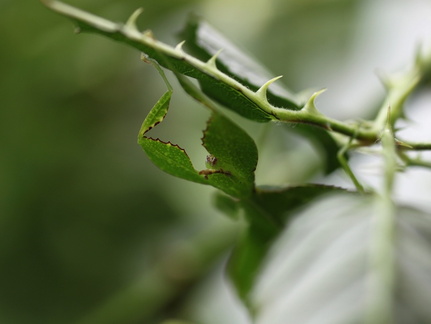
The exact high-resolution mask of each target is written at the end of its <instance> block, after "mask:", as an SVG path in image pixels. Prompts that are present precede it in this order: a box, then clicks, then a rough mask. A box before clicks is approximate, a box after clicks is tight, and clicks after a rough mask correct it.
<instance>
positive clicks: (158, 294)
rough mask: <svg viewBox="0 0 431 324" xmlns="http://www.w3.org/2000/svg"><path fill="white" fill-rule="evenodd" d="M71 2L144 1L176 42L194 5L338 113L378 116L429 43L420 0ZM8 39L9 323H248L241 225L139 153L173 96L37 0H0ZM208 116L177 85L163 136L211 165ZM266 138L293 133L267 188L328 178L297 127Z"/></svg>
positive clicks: (264, 174)
mask: <svg viewBox="0 0 431 324" xmlns="http://www.w3.org/2000/svg"><path fill="white" fill-rule="evenodd" d="M68 3H70V4H72V5H75V6H77V7H81V8H84V9H86V10H88V11H91V12H94V13H96V14H98V15H100V16H103V17H106V18H109V19H112V20H115V21H125V20H126V19H127V18H128V16H129V15H130V14H131V13H132V12H133V11H134V10H135V9H136V8H138V7H144V8H145V12H144V14H143V16H142V18H141V19H140V21H139V26H140V27H141V28H142V29H147V28H151V29H152V30H153V31H154V32H155V34H156V36H157V37H158V38H159V39H162V40H163V41H165V42H167V43H169V44H172V45H174V44H175V43H176V42H178V40H176V39H175V33H176V32H178V31H179V30H180V29H181V25H182V24H183V23H184V21H185V20H186V18H187V15H188V13H189V12H197V13H199V14H201V15H202V16H204V17H205V18H206V19H207V20H208V21H209V22H210V23H212V24H213V25H214V26H215V27H216V28H218V29H219V30H221V31H222V32H223V33H225V34H226V35H228V37H230V38H231V39H232V40H234V41H235V42H236V43H239V44H240V46H241V47H243V48H246V49H247V50H248V51H249V52H252V53H253V54H254V55H255V56H256V57H257V58H259V59H260V60H261V61H262V62H264V63H265V64H266V65H267V66H268V67H269V68H270V69H271V70H272V71H275V74H274V75H279V74H283V75H284V79H283V81H284V82H285V84H287V85H288V86H289V87H291V88H292V89H293V90H295V91H300V90H303V89H305V88H323V87H327V88H329V90H330V91H329V92H328V95H326V94H325V96H324V97H322V99H321V101H320V105H321V108H322V110H323V111H324V112H325V113H328V114H329V115H331V116H333V117H337V118H353V117H364V116H368V115H370V114H372V113H373V109H374V108H375V107H376V105H377V104H378V102H379V100H380V98H381V97H382V95H383V89H382V87H381V86H380V85H379V81H378V79H377V78H376V77H375V75H374V70H375V69H376V68H383V69H385V70H387V71H392V70H393V69H395V68H398V67H402V66H403V65H405V64H407V63H409V62H410V61H411V58H412V57H413V55H414V46H415V44H417V43H418V41H421V40H424V38H425V39H426V38H427V37H428V40H429V39H430V38H429V36H430V23H429V22H428V20H429V17H431V14H430V12H431V6H430V4H429V3H428V2H427V1H425V0H424V1H418V0H415V1H411V2H405V1H401V0H399V1H383V0H378V1H371V0H368V1H359V0H358V1H354V0H353V1H347V0H332V1H329V0H321V1H317V0H315V1H313V0H306V1H300V0H297V1H293V0H289V1H284V0H283V1H282V0H271V1H263V0H260V1H259V0H234V1H232V0H229V1H228V0H201V1H199V0H145V1H144V0H140V1H138V0H122V1H114V0H94V1H91V2H88V1H83V0H80V1H78V0H75V1H72V0H70V1H69V2H68ZM426 17H428V20H427V18H426ZM0 41H1V49H2V50H1V51H0V150H1V151H0V323H2V324H3V323H5V324H29V323H31V324H37V323H44V324H49V323H56V324H62V323H113V324H114V323H119V324H120V323H122V324H135V323H136V324H137V323H159V322H160V321H162V320H165V319H167V318H185V319H190V320H196V321H198V322H199V321H201V322H202V323H206V324H211V323H214V324H216V323H224V324H230V323H232V324H234V323H235V324H239V323H243V322H245V321H246V316H245V315H244V314H243V310H242V308H241V307H240V306H238V305H237V302H236V300H235V297H234V296H233V295H232V294H229V292H228V290H229V286H228V284H226V283H225V280H224V277H223V274H222V269H223V264H224V263H225V260H226V256H227V253H228V250H229V247H230V246H231V245H232V243H233V242H234V239H235V236H236V232H237V229H238V224H235V223H234V222H232V221H230V220H228V219H225V218H224V217H223V216H222V215H221V213H219V212H217V211H216V210H215V209H214V208H213V207H212V206H211V203H212V193H213V190H212V189H210V188H206V187H203V186H198V185H195V184H189V183H187V182H185V181H182V180H178V179H174V178H172V177H170V176H168V175H165V174H163V173H162V172H161V171H159V170H157V169H156V168H155V167H154V166H153V165H152V164H151V163H150V162H149V161H148V159H147V158H146V156H145V154H144V153H143V151H142V150H141V149H140V147H139V146H138V145H137V144H136V136H137V132H138V130H139V127H140V124H141V123H142V121H143V119H144V117H145V115H146V113H147V112H148V111H149V110H150V109H151V107H152V105H153V104H154V103H155V102H156V100H157V99H158V97H159V96H160V95H161V94H162V93H163V92H164V90H165V88H164V87H165V86H164V84H163V83H162V81H161V80H160V77H159V76H158V74H157V73H156V72H155V71H154V70H153V69H152V68H151V67H150V66H148V65H146V64H144V63H142V62H141V61H140V59H139V56H140V53H137V52H136V51H135V50H133V49H129V48H127V47H125V46H123V45H120V44H115V43H113V42H112V41H110V40H107V39H103V38H100V37H98V36H94V35H79V36H76V35H75V34H74V33H73V26H72V24H71V23H70V22H69V21H67V20H66V19H64V18H62V17H60V16H58V15H56V14H54V13H52V12H50V11H48V10H47V9H46V8H45V7H43V6H42V5H41V4H40V3H39V2H38V1H34V0H33V1H12V0H0ZM206 118H207V113H206V112H205V110H204V109H201V108H200V107H198V106H197V105H196V104H195V103H194V102H193V101H192V100H189V99H188V98H186V97H185V96H184V95H183V94H182V93H181V91H180V90H178V91H177V92H176V93H175V95H174V101H173V103H172V108H171V112H170V113H169V115H168V118H167V120H166V125H161V126H160V130H158V132H159V133H157V135H159V136H161V137H163V138H164V139H167V140H172V141H174V142H175V143H179V144H180V145H181V146H183V147H185V148H186V149H187V150H188V151H189V153H190V155H191V157H192V159H193V160H194V161H196V160H197V168H199V167H203V163H204V158H205V153H204V151H203V149H202V148H201V147H200V137H201V134H200V132H201V130H202V129H203V128H204V127H205V119H206ZM238 120H239V119H238ZM244 127H245V128H247V129H248V130H249V131H251V132H252V133H258V132H260V131H261V126H256V125H253V124H251V123H245V122H244ZM271 131H272V132H275V134H279V135H280V134H282V136H281V140H280V137H278V141H277V143H275V144H272V146H271V147H266V148H265V150H264V151H265V152H263V153H267V156H269V157H265V154H263V153H262V160H261V164H260V168H259V170H258V182H259V183H274V182H278V183H279V184H288V183H294V182H300V181H301V180H303V179H304V178H307V177H310V175H313V176H316V175H318V174H319V173H318V171H316V170H317V169H318V168H317V165H318V164H319V156H318V155H317V156H316V153H314V152H313V151H312V150H311V149H310V148H309V147H308V146H306V145H302V143H303V142H298V141H292V140H289V139H286V136H285V134H289V132H292V130H288V131H287V132H286V131H285V130H284V129H282V130H280V127H278V128H277V127H275V128H274V129H273V130H271ZM254 135H255V134H254ZM280 148H283V149H286V148H289V151H282V152H280V151H279V149H280ZM307 154H308V155H309V156H311V157H312V158H311V160H310V159H307V158H304V156H305V157H307ZM304 160H306V161H308V162H307V163H304ZM309 160H310V161H309ZM199 163H201V164H202V165H199ZM286 163H288V164H286ZM286 165H289V166H290V168H286ZM295 167H298V168H300V171H299V172H295V173H292V172H289V169H295ZM301 168H302V169H301ZM268 170H269V171H268ZM316 172H317V173H316ZM233 305H236V306H233Z"/></svg>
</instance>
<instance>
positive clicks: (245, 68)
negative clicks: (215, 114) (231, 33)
mask: <svg viewBox="0 0 431 324" xmlns="http://www.w3.org/2000/svg"><path fill="white" fill-rule="evenodd" d="M179 36H180V37H181V38H182V40H185V41H186V42H185V44H184V47H185V48H186V49H187V50H188V51H189V52H191V53H192V54H193V55H194V56H196V57H197V58H199V59H200V60H202V61H207V60H209V59H210V58H211V57H213V56H214V55H216V54H217V53H218V52H219V51H220V50H221V52H220V53H218V54H217V67H218V68H219V69H220V70H221V71H222V72H224V73H226V74H227V75H229V76H231V77H232V78H234V79H236V80H237V81H239V82H241V83H242V84H244V85H246V86H247V87H249V88H250V89H253V90H254V91H256V90H258V89H259V88H260V87H261V86H262V85H263V84H264V83H265V82H267V81H268V80H270V79H272V78H274V75H273V74H271V73H270V72H268V71H267V70H266V68H264V67H263V66H262V65H261V64H259V63H258V62H257V61H256V60H255V59H253V58H252V57H251V56H250V55H248V54H246V53H245V52H244V51H242V50H241V49H239V48H238V47H237V46H236V45H234V44H233V43H232V42H231V41H230V40H228V39H227V38H226V37H224V36H223V35H222V34H221V33H219V32H218V31H217V30H215V29H214V28H213V27H212V26H211V25H209V24H208V23H206V22H205V21H203V20H201V19H200V18H199V17H197V16H196V15H191V16H190V19H189V20H188V22H187V25H186V26H185V28H184V29H183V31H182V32H181V33H180V34H179ZM206 88H207V87H205V85H204V88H203V89H206ZM267 96H268V101H269V102H270V103H272V104H273V105H275V106H277V107H285V108H288V109H293V110H297V109H300V108H301V106H302V105H301V103H299V102H298V99H297V98H296V97H295V96H294V95H293V94H292V93H291V92H290V91H289V90H287V89H286V88H284V87H282V86H280V85H279V84H278V83H276V84H273V85H272V86H271V88H270V89H269V90H268V93H267Z"/></svg>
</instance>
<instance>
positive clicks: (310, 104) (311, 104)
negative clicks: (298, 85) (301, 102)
mask: <svg viewBox="0 0 431 324" xmlns="http://www.w3.org/2000/svg"><path fill="white" fill-rule="evenodd" d="M326 90H327V89H322V90H319V91H316V92H315V93H313V94H312V95H311V97H310V99H308V101H307V103H306V104H305V106H304V108H303V110H305V111H308V112H309V113H312V114H320V112H319V111H318V110H317V108H316V105H315V101H316V98H317V97H318V96H320V95H321V94H322V93H324V92H325V91H326Z"/></svg>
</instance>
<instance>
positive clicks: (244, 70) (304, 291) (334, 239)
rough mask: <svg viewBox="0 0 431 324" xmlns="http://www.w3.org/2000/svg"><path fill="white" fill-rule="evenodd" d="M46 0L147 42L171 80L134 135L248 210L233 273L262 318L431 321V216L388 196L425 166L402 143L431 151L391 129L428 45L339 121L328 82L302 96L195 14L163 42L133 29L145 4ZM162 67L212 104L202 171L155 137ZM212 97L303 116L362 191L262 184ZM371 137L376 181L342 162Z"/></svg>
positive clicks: (143, 47) (177, 169) (232, 205)
mask: <svg viewBox="0 0 431 324" xmlns="http://www.w3.org/2000/svg"><path fill="white" fill-rule="evenodd" d="M42 2H43V3H44V4H46V5H47V6H48V7H49V8H51V9H52V10H54V11H57V12H59V13H61V14H62V15H65V16H67V17H69V18H71V19H72V20H73V21H74V22H75V23H76V25H77V28H78V31H81V32H94V33H98V34H102V35H104V36H107V37H110V38H112V39H114V40H117V41H120V42H123V43H126V44H127V45H129V46H132V47H134V48H136V49H138V50H140V51H142V52H143V53H144V54H143V60H144V61H145V62H147V63H150V64H152V65H153V66H154V67H155V68H156V69H157V70H158V71H159V73H160V75H161V77H162V78H163V80H164V81H165V83H166V85H167V88H168V90H167V92H166V93H165V94H164V95H163V96H162V97H161V98H160V100H159V101H158V102H157V103H156V105H155V106H154V107H153V109H152V110H151V111H150V113H149V114H148V116H147V117H146V119H145V120H144V122H143V124H142V127H141V129H140V131H139V134H138V143H139V145H141V146H142V148H143V149H144V151H145V152H146V154H147V155H148V157H149V158H150V159H151V160H152V161H153V163H154V164H155V165H157V166H158V167H159V168H160V169H162V170H163V171H165V172H167V173H169V174H171V175H174V176H176V177H179V178H182V179H185V180H188V181H192V182H196V183H199V184H204V185H211V186H213V187H215V188H217V189H219V194H218V195H217V200H216V204H217V206H218V208H220V209H221V210H223V211H224V212H226V213H227V214H228V215H230V216H231V217H233V218H239V217H242V218H244V219H245V222H246V224H247V226H246V228H245V229H244V233H242V235H241V238H240V240H239V242H238V244H237V246H236V247H235V249H234V251H233V253H232V256H231V259H230V262H229V265H228V272H229V275H230V278H231V279H232V282H233V283H234V285H235V288H236V290H237V293H238V295H239V296H240V298H241V299H242V300H243V302H244V303H245V305H246V306H247V307H248V310H249V312H250V314H251V315H252V316H253V318H254V319H255V321H256V323H274V324H277V323H312V322H318V323H376V324H377V323H394V322H396V323H413V322H414V323H422V322H423V323H426V322H428V321H430V320H431V311H430V310H429V307H428V303H429V302H430V301H431V293H430V291H431V280H430V279H431V264H430V260H431V244H430V240H431V236H430V235H431V219H430V216H429V215H427V214H425V213H423V212H421V211H419V210H417V209H414V208H412V207H404V206H399V205H398V204H397V202H396V201H394V199H393V187H394V181H395V176H396V173H397V172H398V171H399V170H401V169H405V168H407V167H412V166H424V167H429V166H430V163H429V162H427V161H424V160H422V159H420V158H417V157H414V156H413V155H411V154H410V153H411V152H414V151H424V150H429V149H431V144H430V143H411V142H406V141H402V140H399V139H397V138H396V136H395V135H396V132H397V129H396V123H397V121H399V120H400V119H401V118H402V117H403V106H404V103H405V101H406V99H407V98H408V96H409V95H410V94H411V93H412V92H413V91H414V90H415V89H417V88H418V87H419V86H421V85H423V84H424V83H425V82H426V81H427V80H428V79H429V75H430V70H431V56H430V55H424V54H422V53H418V55H417V58H416V61H415V63H414V65H413V67H412V68H411V69H410V70H408V71H407V72H405V73H403V74H401V75H397V76H394V77H388V78H387V79H386V80H385V81H384V83H385V86H386V88H387V96H386V100H384V102H383V103H382V105H381V108H380V109H379V110H378V111H377V113H376V117H375V118H374V119H372V120H367V121H363V120H361V121H353V122H340V121H337V120H334V119H332V118H329V117H327V116H325V115H323V114H322V113H321V112H319V110H318V109H317V107H316V105H315V99H316V98H317V97H318V96H319V95H320V94H321V93H322V91H318V92H315V93H309V94H301V95H297V94H293V93H292V92H291V91H288V90H286V89H284V88H283V87H280V86H277V84H273V83H274V82H276V81H277V80H278V79H279V77H276V78H272V77H271V76H268V75H267V74H266V72H262V68H261V67H260V66H259V65H258V64H257V63H255V62H254V61H252V60H250V59H249V58H248V57H246V56H244V55H243V54H238V51H236V50H235V51H232V50H231V49H232V46H233V45H231V44H230V43H229V42H228V41H226V40H224V39H221V38H220V37H219V36H217V37H215V36H214V35H215V34H214V33H213V31H212V29H211V27H209V26H208V25H207V24H206V23H204V22H202V21H200V20H199V19H197V18H192V19H191V20H190V21H189V23H188V25H187V26H186V28H185V29H184V31H183V33H182V35H181V36H182V37H183V39H185V42H181V43H180V44H178V45H177V46H176V47H171V46H168V45H166V44H164V43H162V42H160V41H158V40H157V39H156V38H155V37H154V36H153V34H152V33H151V32H150V31H146V32H140V31H139V30H138V29H137V27H136V24H135V22H136V19H137V17H138V15H139V13H140V11H136V12H135V13H134V14H133V15H132V16H131V18H130V19H129V20H128V22H127V23H126V24H125V25H122V24H117V23H112V22H110V21H108V20H105V19H102V18H100V17H97V16H94V15H92V14H89V13H86V12H84V11H81V10H79V9H76V8H73V7H71V6H68V5H66V4H63V3H61V2H57V1H48V0H45V1H42ZM202 31H204V32H202ZM202 35H205V37H206V38H202ZM183 48H184V49H183ZM220 50H222V51H220ZM188 53H190V54H188ZM225 53H228V54H229V55H225ZM232 53H236V54H232ZM163 68H164V69H167V70H170V71H172V72H173V73H174V75H175V77H176V78H177V80H178V82H179V84H180V85H181V87H182V88H183V89H184V90H185V92H186V93H187V94H189V95H190V96H191V97H192V98H194V99H195V100H197V101H198V102H200V103H201V104H202V105H203V106H205V107H207V108H208V109H209V110H210V112H211V118H210V120H209V121H208V124H207V128H206V129H205V131H204V135H203V138H202V144H203V146H204V147H205V149H206V150H207V151H208V155H207V156H206V158H205V160H206V169H203V170H200V171H199V170H197V169H196V168H195V167H194V165H193V164H192V162H191V160H190V158H189V156H188V155H187V153H186V152H185V150H183V149H182V148H181V147H179V146H178V145H176V144H172V143H171V142H165V141H162V140H160V139H154V138H152V137H150V136H149V132H150V130H151V129H152V128H154V127H156V126H157V125H158V124H159V123H161V122H162V121H163V120H164V118H165V116H166V114H167V113H168V109H169V104H170V100H171V96H172V94H173V88H172V86H171V85H170V83H169V81H168V79H167V78H166V76H165V74H164V70H163ZM190 79H195V80H197V81H198V85H196V84H195V83H193V82H192V81H191V80H190ZM262 80H264V81H262ZM268 80H269V81H268ZM220 105H221V106H223V107H225V108H228V109H229V110H232V111H234V112H235V113H237V114H239V115H241V116H242V117H244V118H247V119H250V120H252V121H255V122H259V123H269V122H276V123H290V124H295V125H298V126H297V127H296V128H295V131H297V132H298V133H300V134H302V135H304V136H306V137H307V138H309V139H310V140H312V141H314V142H315V143H318V145H320V146H321V147H323V149H324V151H325V152H326V154H325V157H326V159H325V161H323V162H322V164H324V168H325V170H326V172H327V173H331V172H333V171H334V170H336V169H339V168H342V169H344V170H345V172H346V174H347V175H348V176H349V177H350V179H351V180H352V182H353V184H354V186H355V187H356V189H357V190H356V191H349V190H346V189H343V188H338V187H332V186H325V185H316V184H308V183H304V184H301V185H297V186H289V187H275V186H271V187H268V186H267V187H262V186H256V185H255V170H256V166H257V162H258V149H257V146H256V144H255V142H254V140H253V139H252V138H251V137H250V136H249V135H248V134H247V133H246V132H245V131H244V130H243V129H241V128H240V127H239V126H238V125H236V124H235V123H234V122H233V121H232V120H231V119H230V118H228V117H226V114H224V113H223V112H222V108H220ZM370 146H376V147H377V148H376V149H377V150H378V154H379V155H380V156H381V157H382V159H383V162H384V166H383V172H382V173H383V177H382V178H383V183H384V185H383V186H382V189H381V190H372V189H370V188H366V187H365V186H364V185H362V184H361V182H360V181H359V180H358V179H357V177H356V176H355V173H354V172H353V171H352V170H351V168H350V166H349V163H348V155H349V154H350V153H351V152H354V151H360V150H363V149H364V148H368V147H370ZM355 298H357V299H355Z"/></svg>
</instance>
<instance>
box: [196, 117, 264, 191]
mask: <svg viewBox="0 0 431 324" xmlns="http://www.w3.org/2000/svg"><path fill="white" fill-rule="evenodd" d="M202 144H203V146H204V147H205V148H206V149H207V151H208V153H210V154H211V156H212V159H213V162H212V165H211V168H210V169H209V170H208V180H209V181H210V183H211V184H212V185H213V186H215V187H217V188H219V189H221V190H223V191H225V192H226V193H228V194H230V195H232V196H234V197H248V196H250V195H251V194H252V193H253V191H254V171H255V169H256V165H257V159H258V154H257V148H256V144H255V143H254V141H253V140H252V139H251V137H250V136H249V135H248V134H247V133H246V132H245V131H243V130H242V129H241V128H239V127H238V126H237V125H235V124H234V123H233V122H232V121H230V120H229V119H227V118H226V117H223V116H222V115H221V114H218V113H213V115H212V117H211V118H210V120H209V122H208V126H207V129H206V130H205V131H204V137H203V138H202ZM211 170H213V171H212V172H211Z"/></svg>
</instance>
